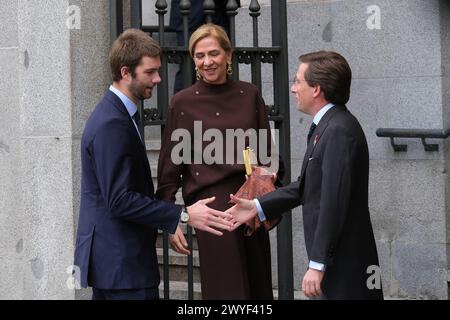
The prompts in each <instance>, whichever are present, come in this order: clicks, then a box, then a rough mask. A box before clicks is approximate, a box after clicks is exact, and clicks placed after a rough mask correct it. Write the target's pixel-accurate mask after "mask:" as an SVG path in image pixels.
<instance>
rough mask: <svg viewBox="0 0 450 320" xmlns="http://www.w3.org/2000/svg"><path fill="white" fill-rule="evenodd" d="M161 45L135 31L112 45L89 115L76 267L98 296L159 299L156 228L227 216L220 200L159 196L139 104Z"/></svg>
mask: <svg viewBox="0 0 450 320" xmlns="http://www.w3.org/2000/svg"><path fill="white" fill-rule="evenodd" d="M160 54H161V50H160V48H159V46H158V44H157V43H156V42H155V41H154V40H153V39H151V38H150V37H149V36H148V35H147V34H145V33H144V32H143V31H141V30H137V29H129V30H127V31H125V32H124V33H123V34H121V35H120V37H119V38H118V39H117V40H116V41H115V42H114V44H113V45H112V48H111V51H110V65H111V71H112V78H113V84H112V85H111V86H110V88H109V89H108V90H107V91H106V93H105V95H104V97H103V98H102V100H101V101H100V102H99V103H98V105H97V106H96V107H95V109H94V111H93V112H92V114H91V116H90V118H89V119H88V121H87V123H86V126H85V129H84V132H83V137H82V140H81V160H82V179H81V206H80V217H79V224H78V232H77V240H76V249H75V263H74V264H75V265H76V266H78V268H79V271H80V275H79V276H80V279H79V281H80V284H81V285H82V286H83V287H86V286H87V285H89V286H92V287H93V296H92V298H93V299H158V298H159V294H158V286H159V281H160V275H159V270H158V261H157V256H156V249H155V241H156V235H157V229H161V230H165V231H169V232H170V233H175V230H176V228H177V225H178V223H179V221H180V216H181V221H182V222H187V223H189V224H190V225H192V226H193V227H195V228H199V229H201V230H205V231H209V232H212V233H214V234H217V235H221V234H222V233H221V232H220V231H218V230H216V229H225V230H229V229H230V226H231V223H230V222H228V221H226V220H225V219H224V218H229V217H230V216H229V215H228V214H225V213H222V212H220V211H216V210H213V209H210V208H209V207H208V206H207V204H208V203H209V202H211V201H213V200H214V198H209V199H204V200H200V201H198V202H196V203H195V204H193V205H192V206H190V207H188V208H186V209H185V208H183V207H182V206H179V205H175V204H172V203H168V202H164V201H158V200H155V198H154V188H153V183H152V176H151V172H150V167H149V164H148V159H147V155H146V150H145V147H144V133H143V130H142V126H141V125H140V117H139V113H138V112H137V105H138V103H139V101H140V100H143V99H148V98H150V97H151V95H152V91H153V89H154V87H155V86H156V85H157V84H158V83H159V82H160V81H161V78H160V77H159V69H160V67H161V62H160Z"/></svg>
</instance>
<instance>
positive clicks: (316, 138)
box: [314, 134, 319, 146]
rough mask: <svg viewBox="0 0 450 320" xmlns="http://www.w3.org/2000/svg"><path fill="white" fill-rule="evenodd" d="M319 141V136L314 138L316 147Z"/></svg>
mask: <svg viewBox="0 0 450 320" xmlns="http://www.w3.org/2000/svg"><path fill="white" fill-rule="evenodd" d="M317 141H319V135H318V134H316V135H315V136H314V146H315V145H316V143H317Z"/></svg>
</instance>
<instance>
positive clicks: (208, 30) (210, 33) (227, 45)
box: [189, 23, 232, 58]
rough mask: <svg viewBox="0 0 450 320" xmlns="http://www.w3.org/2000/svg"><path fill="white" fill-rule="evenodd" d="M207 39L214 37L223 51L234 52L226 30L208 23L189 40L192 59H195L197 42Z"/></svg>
mask: <svg viewBox="0 0 450 320" xmlns="http://www.w3.org/2000/svg"><path fill="white" fill-rule="evenodd" d="M207 37H213V38H214V39H216V40H217V42H219V45H220V46H221V47H222V49H223V50H225V51H226V52H229V51H231V50H232V49H231V41H230V38H228V35H227V33H226V32H225V30H224V29H223V28H222V27H221V26H218V25H216V24H214V23H207V24H204V25H202V26H200V27H199V28H198V29H197V30H195V31H194V33H193V34H192V35H191V38H190V39H189V53H190V54H191V57H192V58H193V57H194V49H195V46H196V44H197V42H199V41H200V40H202V39H204V38H207Z"/></svg>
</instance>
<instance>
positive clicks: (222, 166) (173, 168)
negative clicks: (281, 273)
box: [156, 80, 273, 299]
mask: <svg viewBox="0 0 450 320" xmlns="http://www.w3.org/2000/svg"><path fill="white" fill-rule="evenodd" d="M200 121H201V122H200ZM194 122H196V125H194ZM200 125H201V133H202V134H204V133H205V131H207V130H208V129H217V130H219V131H220V132H221V133H222V136H223V145H224V147H223V160H222V161H221V163H220V161H216V163H212V164H211V162H208V163H209V164H206V163H205V159H203V158H202V162H201V163H196V162H195V161H194V160H195V158H196V157H197V160H198V156H199V153H198V152H197V155H195V154H194V153H195V152H194V150H195V145H197V146H199V143H200V145H201V150H200V152H201V153H202V152H203V150H205V149H204V148H205V147H207V146H208V145H209V144H211V143H212V142H211V141H202V140H207V139H205V138H204V137H202V136H201V135H200V136H199V135H198V134H197V135H195V134H194V133H198V132H199V127H200ZM250 128H253V129H256V130H258V129H267V130H268V129H270V127H269V122H268V118H267V112H266V109H265V104H264V101H263V99H262V97H261V95H260V93H259V92H258V90H257V88H256V87H255V86H254V85H252V84H249V83H246V82H242V81H234V80H227V82H226V83H224V84H221V85H212V84H207V83H205V82H203V81H198V82H197V83H195V84H194V85H193V86H191V87H189V88H187V89H185V90H182V91H180V92H179V93H177V94H176V95H175V96H174V97H173V98H172V101H171V104H170V108H169V112H168V118H167V123H166V128H165V131H164V136H163V139H162V146H161V153H160V157H159V162H158V188H157V191H156V196H157V197H158V198H159V199H162V200H166V201H172V202H174V201H175V194H176V192H177V190H178V189H179V188H180V187H181V188H182V194H183V199H184V202H185V204H186V205H191V204H193V203H195V202H196V201H198V200H200V199H204V198H208V197H212V196H215V197H216V200H215V201H214V202H213V203H211V204H210V207H212V208H214V209H217V210H226V209H228V208H229V207H230V206H231V205H230V204H229V203H228V201H229V195H230V193H233V194H234V193H235V192H236V191H237V190H238V189H239V187H240V186H241V185H242V184H243V183H244V181H245V169H244V165H242V164H237V163H236V157H237V156H238V154H242V149H241V148H239V149H238V146H237V143H236V140H235V143H234V150H229V149H230V148H228V149H227V147H226V143H225V140H226V129H243V130H244V131H246V130H247V129H250ZM176 129H185V131H184V132H189V133H190V136H191V139H190V141H189V140H186V141H184V140H183V143H184V145H190V146H191V152H190V153H191V154H190V155H188V154H186V151H185V153H182V152H181V153H180V152H176V153H177V154H182V155H183V159H187V158H189V159H191V161H190V163H187V162H189V161H184V162H183V163H181V164H175V163H174V161H172V160H173V159H172V158H171V154H172V149H173V148H174V147H175V146H176V145H178V146H180V145H179V143H180V141H181V139H180V138H179V137H177V139H176V141H171V137H172V133H173V132H174V130H176ZM194 131H195V132H194ZM213 132H214V131H213ZM215 132H216V133H217V132H218V131H215ZM268 139H270V136H269V137H268ZM210 140H213V141H215V140H214V139H210ZM228 141H229V140H228ZM266 142H267V143H268V141H266ZM198 149H199V148H197V150H198ZM177 150H178V149H177ZM230 152H234V154H233V156H232V157H231V159H234V160H233V161H227V159H226V156H227V155H228V156H230ZM219 153H220V152H219ZM219 153H212V155H213V156H217V155H219ZM216 159H217V158H216ZM194 162H195V163H194ZM218 162H219V163H218ZM230 162H232V163H230ZM196 233H197V239H198V245H199V255H200V275H201V287H202V296H203V299H273V294H272V276H271V258H270V242H269V236H268V233H267V232H266V231H264V230H260V231H258V232H255V233H254V234H253V235H252V236H250V237H245V236H244V234H243V228H242V226H241V228H239V229H237V230H235V231H233V232H227V231H224V234H223V236H220V237H219V236H216V235H212V234H210V233H207V232H203V231H199V230H196Z"/></svg>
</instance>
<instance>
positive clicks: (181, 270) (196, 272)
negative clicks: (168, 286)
mask: <svg viewBox="0 0 450 320" xmlns="http://www.w3.org/2000/svg"><path fill="white" fill-rule="evenodd" d="M186 264H187V263H186ZM159 274H160V275H161V281H163V280H164V272H163V266H162V264H160V265H159ZM192 275H193V277H194V282H200V269H199V268H198V267H194V268H193V269H192ZM169 280H170V281H181V282H187V281H188V267H187V265H186V266H179V265H170V267H169Z"/></svg>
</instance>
